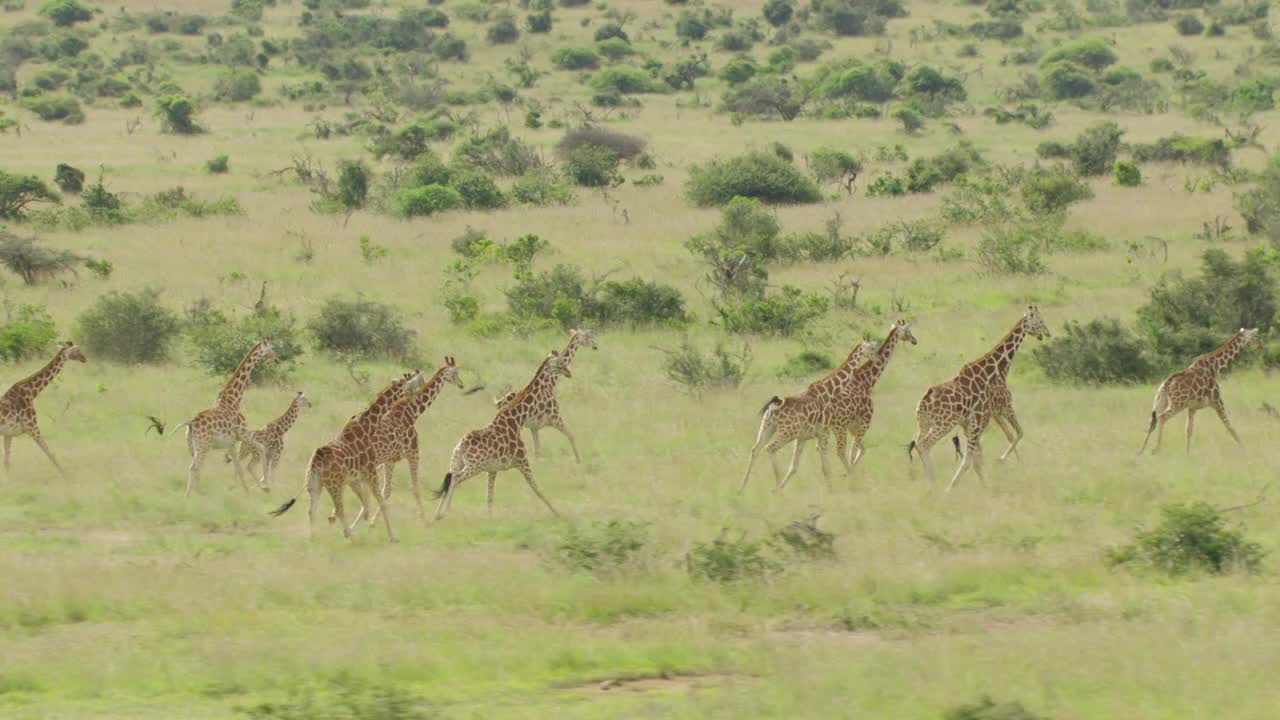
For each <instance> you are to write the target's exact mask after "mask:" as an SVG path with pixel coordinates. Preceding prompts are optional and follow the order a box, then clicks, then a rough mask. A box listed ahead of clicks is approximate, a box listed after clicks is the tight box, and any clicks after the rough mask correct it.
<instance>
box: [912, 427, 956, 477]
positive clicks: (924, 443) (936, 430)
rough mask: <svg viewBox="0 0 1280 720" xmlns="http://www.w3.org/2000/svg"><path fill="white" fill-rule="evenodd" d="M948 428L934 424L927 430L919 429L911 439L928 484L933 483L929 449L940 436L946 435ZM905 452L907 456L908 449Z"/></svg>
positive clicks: (931, 459)
mask: <svg viewBox="0 0 1280 720" xmlns="http://www.w3.org/2000/svg"><path fill="white" fill-rule="evenodd" d="M950 429H951V428H941V427H936V426H935V427H931V428H929V430H928V432H925V431H920V432H918V433H916V439H915V440H913V441H912V442H913V443H915V450H916V452H918V453H920V462H921V464H923V465H924V474H925V477H926V478H927V479H928V480H929V484H930V485H933V482H934V479H933V458H932V457H931V456H930V454H929V451H930V450H932V449H933V446H934V445H935V444H936V443H937V442H938V441H939V440H941V439H942V437H943V436H944V435H946V434H947V431H948V430H950ZM907 452H908V457H909V455H910V450H908V451H907Z"/></svg>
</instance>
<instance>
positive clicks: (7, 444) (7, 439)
mask: <svg viewBox="0 0 1280 720" xmlns="http://www.w3.org/2000/svg"><path fill="white" fill-rule="evenodd" d="M12 448H13V436H12V435H5V436H4V473H5V474H6V475H8V474H9V455H10V453H11V451H12Z"/></svg>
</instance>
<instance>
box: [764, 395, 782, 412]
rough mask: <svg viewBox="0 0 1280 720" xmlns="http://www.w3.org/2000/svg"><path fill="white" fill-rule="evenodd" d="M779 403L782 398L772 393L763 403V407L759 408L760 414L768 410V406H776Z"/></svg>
mask: <svg viewBox="0 0 1280 720" xmlns="http://www.w3.org/2000/svg"><path fill="white" fill-rule="evenodd" d="M781 404H782V398H780V397H778V396H777V395H774V396H773V397H771V398H769V402H767V403H765V404H764V407H762V408H760V414H761V415H763V414H765V413H767V412H769V408H772V407H777V406H779V405H781Z"/></svg>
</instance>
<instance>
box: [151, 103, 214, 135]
mask: <svg viewBox="0 0 1280 720" xmlns="http://www.w3.org/2000/svg"><path fill="white" fill-rule="evenodd" d="M195 114H196V108H195V105H194V104H193V103H192V102H191V99H190V98H188V97H186V96H185V95H161V96H160V97H158V98H156V116H157V117H159V118H160V125H161V128H162V129H163V130H164V132H168V133H174V134H177V135H194V134H196V133H201V132H204V129H203V128H201V127H200V126H199V125H198V124H197V123H196V120H195Z"/></svg>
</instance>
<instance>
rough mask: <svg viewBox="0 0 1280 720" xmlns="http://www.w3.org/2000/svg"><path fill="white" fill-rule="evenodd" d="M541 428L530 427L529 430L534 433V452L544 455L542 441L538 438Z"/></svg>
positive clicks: (540, 455) (537, 454) (539, 455)
mask: <svg viewBox="0 0 1280 720" xmlns="http://www.w3.org/2000/svg"><path fill="white" fill-rule="evenodd" d="M540 429H541V428H538V427H530V428H529V432H530V433H531V434H532V435H533V454H534V455H536V456H538V457H542V443H541V442H540V441H539V440H538V430H540Z"/></svg>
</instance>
